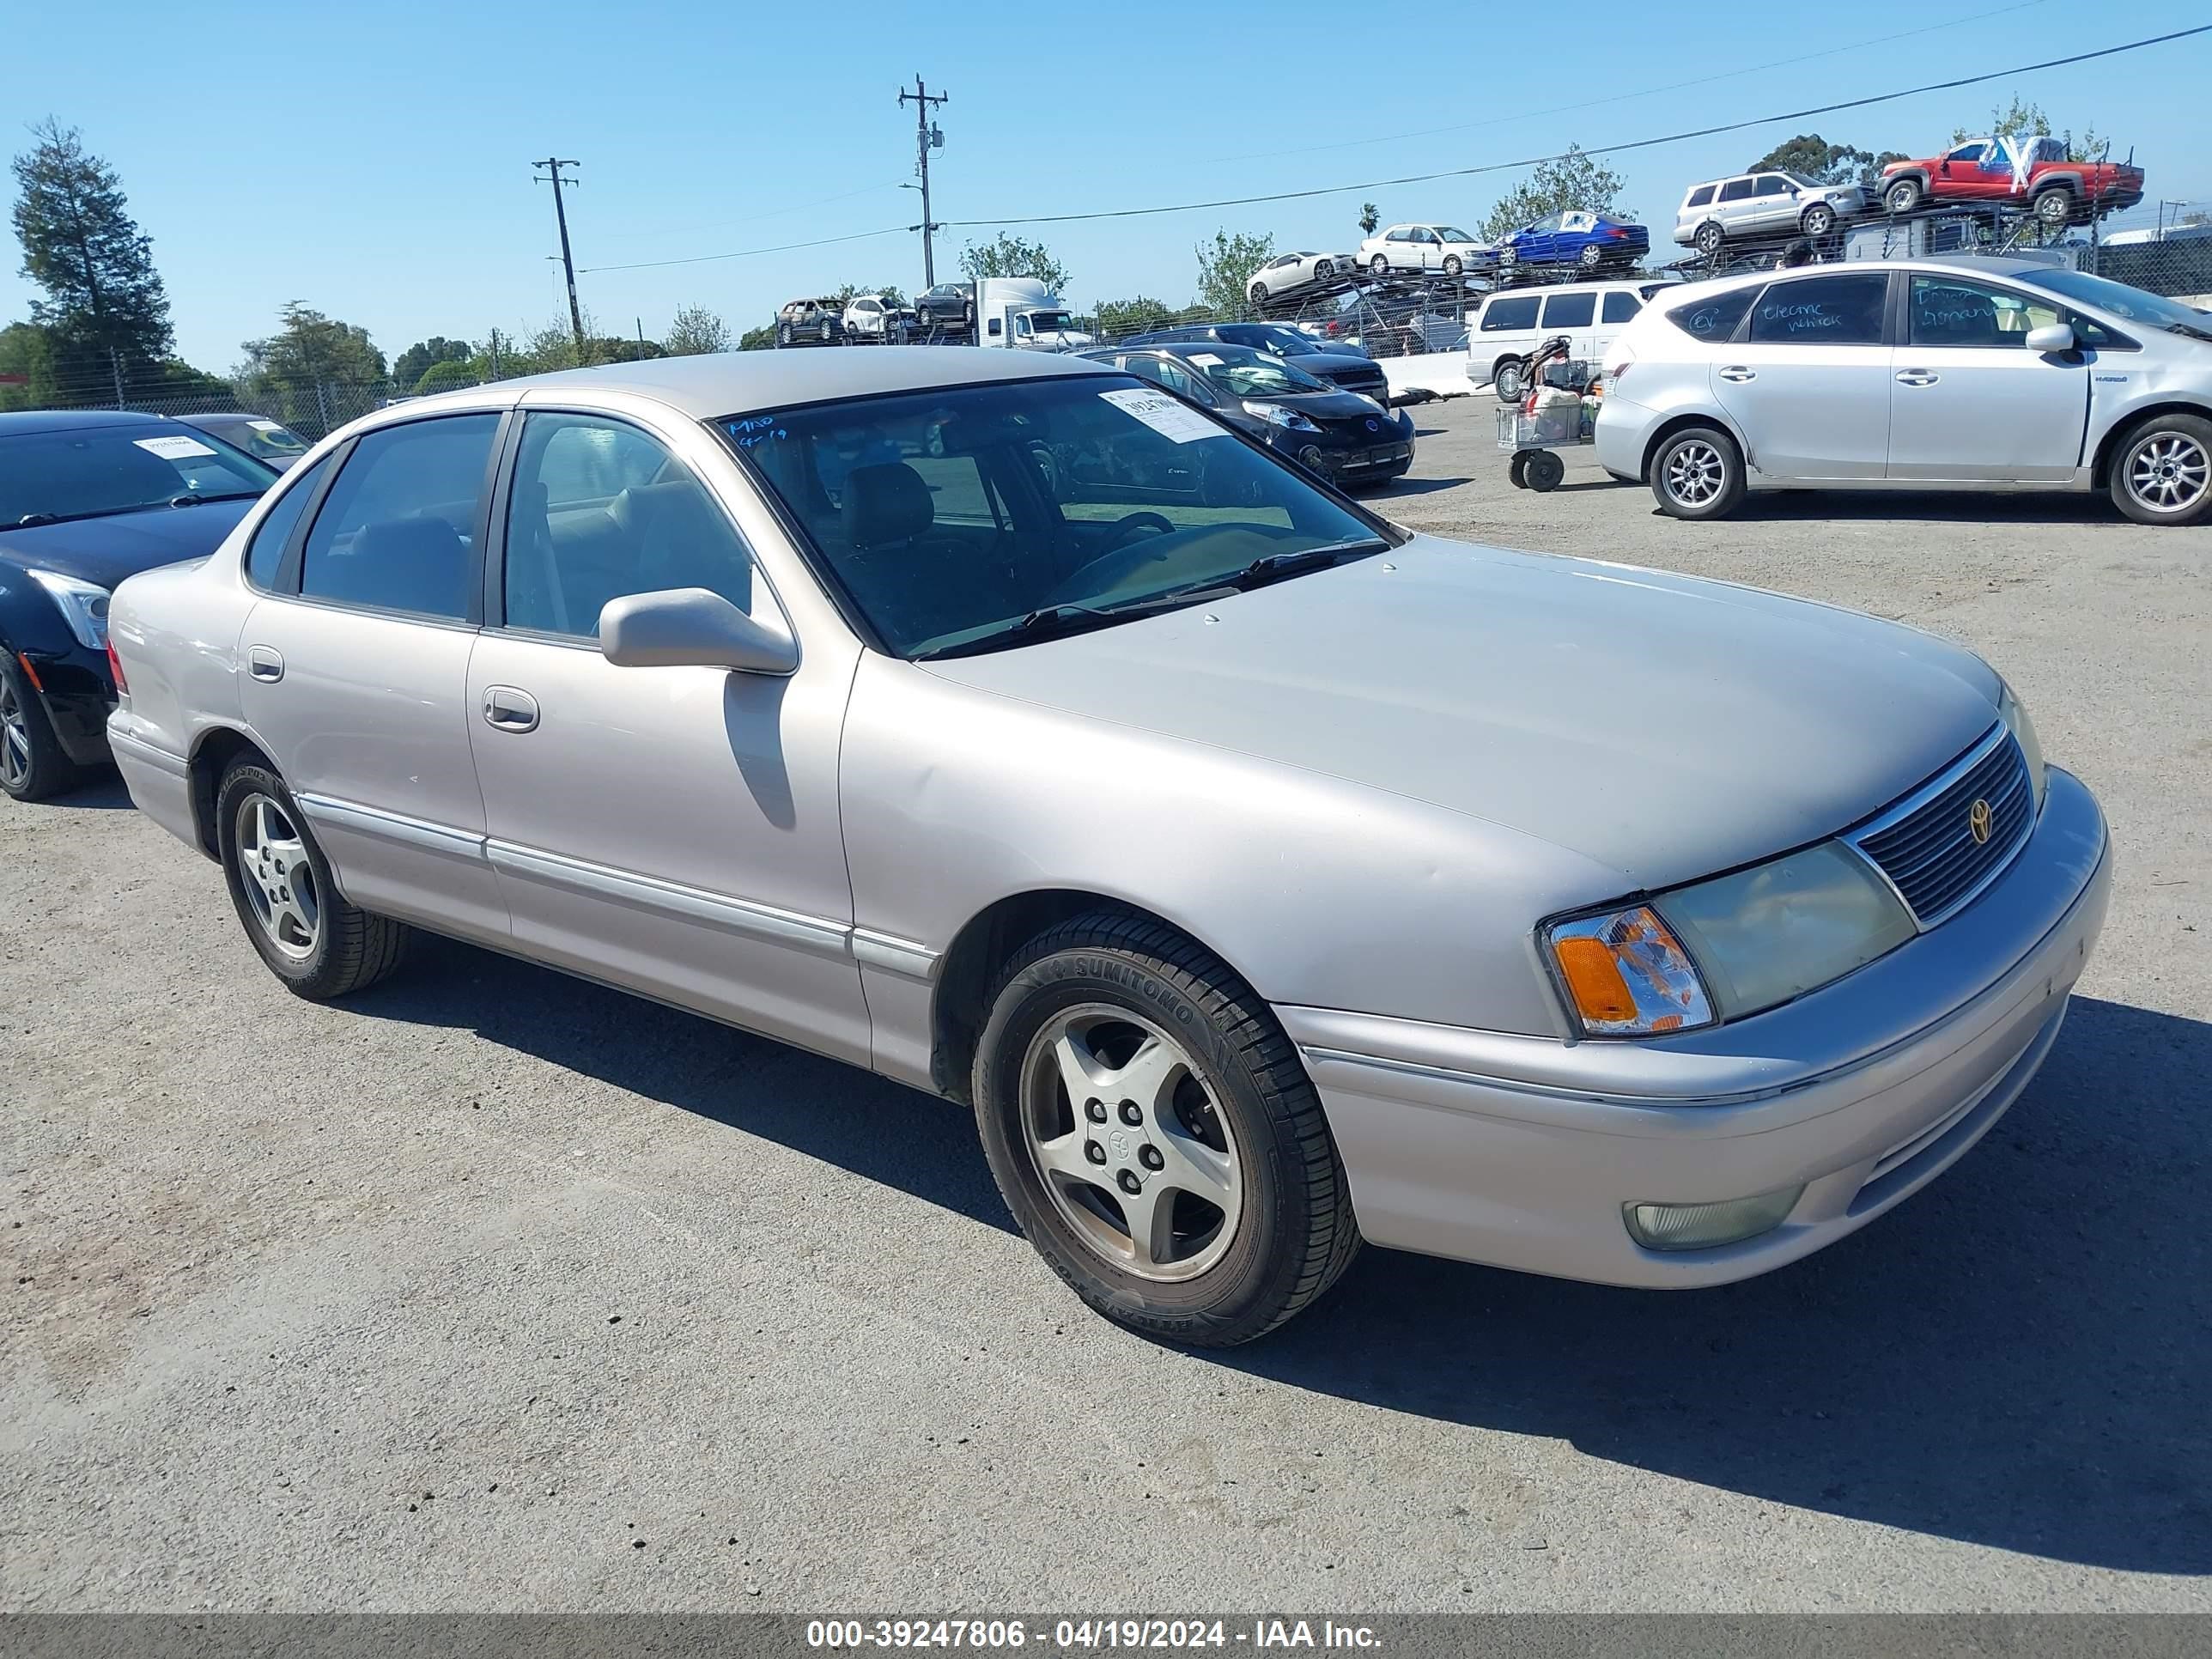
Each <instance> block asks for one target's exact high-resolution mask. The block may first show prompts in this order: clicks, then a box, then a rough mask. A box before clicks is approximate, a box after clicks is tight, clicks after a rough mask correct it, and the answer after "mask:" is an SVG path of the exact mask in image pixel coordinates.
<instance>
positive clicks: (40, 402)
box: [0, 323, 56, 410]
mask: <svg viewBox="0 0 2212 1659" xmlns="http://www.w3.org/2000/svg"><path fill="white" fill-rule="evenodd" d="M18 376H21V380H20V382H19V381H18V380H17V377H18ZM55 401H56V398H55V386H54V354H53V336H52V333H51V332H50V331H48V330H46V329H43V328H41V327H40V326H39V325H37V324H36V323H10V324H9V325H8V326H7V327H5V328H0V410H15V409H48V408H51V407H52V405H53V404H54V403H55Z"/></svg>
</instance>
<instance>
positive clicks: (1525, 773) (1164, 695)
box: [927, 536, 1998, 897]
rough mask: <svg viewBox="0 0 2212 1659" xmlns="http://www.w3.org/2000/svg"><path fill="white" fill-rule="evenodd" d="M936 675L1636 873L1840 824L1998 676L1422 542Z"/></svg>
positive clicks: (1664, 877) (1704, 588)
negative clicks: (1292, 771) (1475, 823)
mask: <svg viewBox="0 0 2212 1659" xmlns="http://www.w3.org/2000/svg"><path fill="white" fill-rule="evenodd" d="M927 670H928V671H930V672H932V673H933V674H937V675H939V676H941V677H943V678H946V679H948V680H952V681H955V682H957V683H960V684H966V685H968V686H970V687H973V688H975V689H976V690H981V691H987V692H992V693H996V694H998V695H1000V696H1008V697H1015V698H1019V699H1022V700H1024V701H1026V702H1034V703H1039V704H1043V705H1046V706H1048V707H1051V708H1055V709H1059V710H1061V711H1064V712H1066V713H1068V714H1074V715H1079V716H1081V717H1084V718H1087V719H1091V720H1101V721H1108V722H1112V723H1114V724H1116V725H1121V726H1135V727H1139V728H1141V729H1144V730H1146V731H1151V732H1158V733H1159V734H1161V735H1163V736H1164V737H1170V738H1179V739H1182V740H1185V741H1188V742H1190V743H1194V744H1207V745H1211V746H1213V747H1216V748H1221V749H1228V750H1236V751H1237V752H1240V753H1243V754H1247V755H1250V756H1254V757H1259V758H1261V759H1265V760H1268V761H1273V762H1275V763H1280V764H1282V765H1285V766H1293V767H1297V768H1299V769H1304V770H1307V771H1310V772H1316V773H1322V774H1328V775H1334V776H1337V777H1340V778H1344V779H1346V780H1348V781H1352V782H1356V783H1358V784H1362V785H1365V786H1367V787H1371V788H1375V789H1380V790H1385V791H1388V792H1389V793H1393V794H1397V795H1401V796H1407V797H1411V798H1413V799H1420V800H1423V801H1426V802H1428V803H1430V804H1431V805H1437V806H1440V807H1443V808H1446V809H1449V810H1452V811H1460V812H1463V813H1466V814H1468V815H1469V816H1471V817H1476V818H1480V819H1485V820H1487V821H1490V822H1492V823H1502V824H1504V825H1507V826H1510V828H1512V829H1516V830H1519V831H1522V833H1525V834H1528V835H1532V836H1539V837H1541V838H1542V839H1544V840H1546V841H1548V842H1552V843H1553V844H1555V845H1557V846H1560V847H1564V848H1570V849H1571V850H1573V851H1576V852H1577V853H1580V854H1583V855H1584V856H1585V857H1588V858H1590V859H1593V860H1597V861H1598V862H1600V863H1601V864H1605V865H1607V866H1611V867H1613V868H1614V869H1617V870H1619V871H1620V872H1621V878H1622V889H1621V890H1623V891H1629V890H1635V889H1638V888H1660V887H1665V886H1669V885H1672V884H1675V883H1678V882H1682V881H1687V880H1691V879H1693V878H1697V877H1699V876H1704V875H1709V874H1711V873H1713V872H1717V871H1720V870H1726V869H1729V868H1732V867H1734V866H1737V865H1741V864H1745V863H1749V862H1751V861H1753V860H1758V859H1763V858H1766V857H1769V856H1771V855H1772V854H1778V853H1781V852H1784V851H1787V850H1789V849H1790V848H1795V847H1799V846H1802V845H1803V844H1805V843H1807V842H1812V841H1816V840H1819V839H1820V838H1822V837H1824V836H1829V835H1832V834H1834V833H1835V832H1836V831H1838V830H1839V829H1845V828H1847V827H1849V826H1850V824H1852V823H1856V822H1857V821H1858V820H1859V819H1861V818H1863V817H1866V816H1868V815H1869V814H1870V813H1871V812H1873V811H1875V809H1877V808H1879V807H1881V806H1883V805H1887V803H1889V802H1890V801H1892V800H1894V799H1897V798H1898V797H1899V796H1900V795H1903V794H1905V793H1906V792H1908V791H1909V790H1911V788H1912V787H1915V786H1916V785H1917V784H1919V783H1920V782H1922V781H1924V780H1925V779H1927V778H1928V777H1929V776H1930V775H1933V774H1934V773H1935V772H1936V771H1937V770H1939V769H1941V768H1942V766H1943V765H1945V764H1946V763H1948V762H1949V761H1951V760H1953V759H1954V758H1955V757H1957V756H1958V755H1959V754H1960V753H1961V752H1962V751H1963V750H1965V749H1966V747H1967V746H1968V745H1969V744H1972V742H1973V741H1974V740H1975V739H1976V738H1979V737H1980V736H1981V735H1982V734H1983V733H1984V732H1987V731H1988V730H1989V728H1990V725H1991V724H1992V723H1993V722H1994V721H1995V720H1996V695H1997V684H1998V683H1997V679H1996V675H1995V674H1994V672H1992V671H1991V670H1990V667H1989V666H1988V665H1987V664H1985V663H1984V662H1983V661H1982V660H1981V659H1979V658H1978V657H1976V656H1974V655H1973V654H1972V653H1970V652H1967V651H1966V650H1963V649H1961V648H1960V647H1956V646H1953V645H1948V644H1946V643H1944V642H1943V641H1940V640H1937V639H1936V638H1934V637H1933V636H1931V635H1925V634H1922V633H1919V632H1917V630H1914V629H1908V628H1903V627H1900V626H1898V625H1897V624H1895V623H1885V622H1881V621H1878V620H1876V619H1875V618H1874V617H1863V616H1860V615H1858V614H1857V613H1855V612H1851V611H1839V610H1836V609H1833V608H1831V607H1828V606H1825V605H1814V604H1810V603H1808V602H1806V601H1803V600H1798V599H1785V598H1784V597H1782V596H1781V595H1778V594H1772V593H1765V592H1759V591H1758V590H1756V589H1751V588H1743V587H1735V586H1728V585H1726V584H1723V583H1717V582H1709V581H1702V580H1697V579H1695V578H1691V577H1685V576H1675V575H1670V574H1665V573H1662V572H1658V571H1651V570H1641V569H1637V568H1632V567H1627V566H1620V565H1608V564H1601V563H1598V562H1592V561H1587V560H1579V559H1564V558H1553V557H1550V556H1544V555H1541V554H1528V553H1513V552H1507V551H1504V550H1498V549H1494V548H1484V547H1472V546H1468V545H1466V544H1462V543H1456V542H1449V541H1444V540H1442V539H1439V538H1434V537H1427V536H1423V537H1417V538H1414V539H1413V541H1412V542H1409V543H1407V544H1406V545H1405V546H1404V547H1402V548H1400V549H1398V550H1395V551H1394V552H1391V553H1389V554H1387V555H1383V556H1376V557H1374V558H1369V559H1363V560H1360V561H1358V562H1355V563H1352V564H1348V565H1343V566H1340V567H1339V568H1335V569H1334V570H1328V571H1322V572H1317V573H1315V574H1311V575H1308V576H1304V577H1299V578H1294V579H1291V580H1285V581H1282V582H1279V583H1277V584H1275V585H1273V586H1268V587H1264V588H1261V589H1258V590H1255V592H1249V593H1242V594H1236V595H1231V596H1225V597H1223V598H1222V599H1218V600H1215V601H1211V602H1208V603H1206V604H1203V605H1197V606H1194V607H1191V608H1189V609H1187V610H1182V611H1171V612H1169V613H1167V614H1165V615H1163V616H1158V617H1147V618H1143V619H1140V620H1137V621H1133V622H1130V623H1124V624H1122V625H1121V626H1119V627H1115V628H1108V629H1099V630H1097V632H1094V633H1089V634H1079V635H1071V636H1069V637H1068V638H1066V639H1062V640H1056V641H1044V642H1041V643H1039V644H1036V645H1034V646H1027V647H1016V648H1014V649H1012V650H1007V651H1004V652H1000V653H993V654H989V655H984V656H976V657H964V658H954V659H947V660H945V661H942V662H934V663H930V664H928V665H927ZM1598 896H1605V895H1594V897H1598Z"/></svg>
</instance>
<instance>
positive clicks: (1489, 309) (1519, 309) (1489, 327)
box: [1481, 294, 1540, 334]
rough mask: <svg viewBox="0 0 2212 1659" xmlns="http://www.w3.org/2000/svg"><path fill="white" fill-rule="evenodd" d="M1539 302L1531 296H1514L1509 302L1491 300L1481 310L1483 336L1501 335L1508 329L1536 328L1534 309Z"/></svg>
mask: <svg viewBox="0 0 2212 1659" xmlns="http://www.w3.org/2000/svg"><path fill="white" fill-rule="evenodd" d="M1539 303H1540V302H1539V301H1538V300H1537V298H1536V296H1535V295H1533V294H1522V295H1515V296H1514V297H1513V298H1512V299H1510V300H1492V301H1490V303H1489V304H1488V305H1486V306H1485V307H1483V308H1482V329H1481V331H1482V332H1483V333H1485V334H1498V333H1503V332H1504V331H1507V330H1510V329H1523V328H1534V327H1535V326H1536V307H1537V305H1538V304H1539Z"/></svg>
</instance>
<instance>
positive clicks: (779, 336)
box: [775, 323, 791, 346]
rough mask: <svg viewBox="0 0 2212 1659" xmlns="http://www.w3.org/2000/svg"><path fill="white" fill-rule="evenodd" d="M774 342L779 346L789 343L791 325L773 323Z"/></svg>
mask: <svg viewBox="0 0 2212 1659" xmlns="http://www.w3.org/2000/svg"><path fill="white" fill-rule="evenodd" d="M775 343H776V344H778V345H780V346H787V345H789V344H790V343H791V325H790V324H789V323H778V324H777V325H775Z"/></svg>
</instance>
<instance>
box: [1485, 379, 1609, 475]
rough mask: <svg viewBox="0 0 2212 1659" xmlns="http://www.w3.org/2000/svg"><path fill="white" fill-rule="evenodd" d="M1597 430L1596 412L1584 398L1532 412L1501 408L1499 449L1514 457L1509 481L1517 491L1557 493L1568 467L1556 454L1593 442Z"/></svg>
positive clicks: (1512, 407)
mask: <svg viewBox="0 0 2212 1659" xmlns="http://www.w3.org/2000/svg"><path fill="white" fill-rule="evenodd" d="M1596 428H1597V410H1595V409H1593V408H1592V407H1591V406H1590V404H1589V402H1588V401H1587V400H1585V399H1584V398H1581V397H1576V398H1571V399H1562V400H1561V401H1559V402H1558V403H1554V404H1544V405H1543V406H1541V407H1540V408H1537V409H1535V410H1527V409H1523V408H1522V407H1521V406H1520V405H1519V404H1513V405H1510V406H1508V407H1504V408H1501V409H1500V410H1498V448H1500V449H1502V450H1505V451H1507V452H1509V453H1510V454H1511V455H1512V457H1513V459H1512V461H1511V462H1510V464H1509V465H1508V467H1507V469H1506V477H1509V478H1510V479H1511V480H1512V481H1513V487H1514V488H1515V489H1537V490H1543V489H1558V488H1559V481H1560V480H1561V479H1562V478H1564V477H1566V476H1567V464H1566V463H1565V461H1563V460H1561V459H1559V456H1557V455H1556V454H1554V453H1553V451H1554V450H1560V449H1572V448H1574V447H1577V445H1581V444H1587V443H1589V442H1590V441H1592V440H1593V438H1594V437H1595V433H1596Z"/></svg>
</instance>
